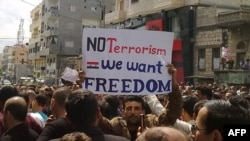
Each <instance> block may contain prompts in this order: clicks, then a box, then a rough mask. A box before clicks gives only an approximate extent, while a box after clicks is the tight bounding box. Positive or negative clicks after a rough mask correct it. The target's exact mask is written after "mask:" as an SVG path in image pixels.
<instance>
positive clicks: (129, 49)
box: [87, 37, 166, 55]
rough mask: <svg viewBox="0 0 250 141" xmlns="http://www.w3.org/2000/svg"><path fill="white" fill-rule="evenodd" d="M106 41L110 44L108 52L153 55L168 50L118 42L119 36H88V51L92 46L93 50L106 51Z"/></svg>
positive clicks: (164, 52) (162, 53)
mask: <svg viewBox="0 0 250 141" xmlns="http://www.w3.org/2000/svg"><path fill="white" fill-rule="evenodd" d="M106 42H107V46H108V53H136V54H153V55H166V50H165V49H161V48H156V47H152V45H149V46H147V47H143V46H127V45H119V44H116V42H117V38H107V39H106V38H105V37H98V38H97V37H94V39H91V38H90V37H88V38H87V51H90V48H91V47H92V49H93V51H98V52H104V51H105V48H106Z"/></svg>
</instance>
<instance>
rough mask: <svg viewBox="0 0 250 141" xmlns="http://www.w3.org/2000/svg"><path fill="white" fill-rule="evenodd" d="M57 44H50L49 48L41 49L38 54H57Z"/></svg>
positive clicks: (42, 55)
mask: <svg viewBox="0 0 250 141" xmlns="http://www.w3.org/2000/svg"><path fill="white" fill-rule="evenodd" d="M56 49H57V44H50V45H48V46H47V48H43V49H42V50H41V51H39V52H37V53H38V56H40V57H45V56H46V55H49V54H56Z"/></svg>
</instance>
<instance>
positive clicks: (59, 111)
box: [48, 87, 72, 122]
mask: <svg viewBox="0 0 250 141" xmlns="http://www.w3.org/2000/svg"><path fill="white" fill-rule="evenodd" d="M71 93H72V91H71V90H70V89H69V88H67V87H61V88H58V89H57V90H55V92H54V94H53V95H52V98H51V102H50V110H51V112H52V115H50V116H49V119H48V120H55V119H58V118H64V117H65V115H66V109H65V103H66V99H67V97H68V96H69V95H70V94H71ZM48 122H49V121H48Z"/></svg>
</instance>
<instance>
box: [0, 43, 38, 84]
mask: <svg viewBox="0 0 250 141" xmlns="http://www.w3.org/2000/svg"><path fill="white" fill-rule="evenodd" d="M27 56H28V48H27V47H25V46H24V45H15V46H5V47H4V49H3V60H2V72H3V74H4V75H3V77H4V78H6V79H9V80H11V81H18V80H19V79H20V77H28V76H31V77H32V76H33V72H32V67H33V66H32V65H31V64H29V62H28V58H27Z"/></svg>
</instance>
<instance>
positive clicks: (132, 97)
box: [123, 95, 144, 110]
mask: <svg viewBox="0 0 250 141" xmlns="http://www.w3.org/2000/svg"><path fill="white" fill-rule="evenodd" d="M130 101H136V102H138V103H141V107H142V110H144V101H143V99H142V97H141V96H138V95H127V96H125V97H124V100H123V109H125V108H126V107H125V103H126V102H130Z"/></svg>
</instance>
